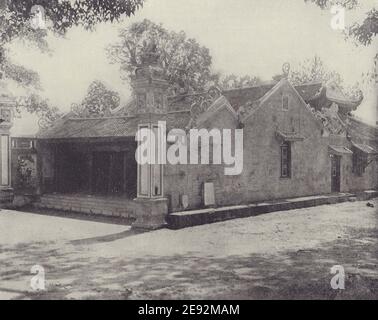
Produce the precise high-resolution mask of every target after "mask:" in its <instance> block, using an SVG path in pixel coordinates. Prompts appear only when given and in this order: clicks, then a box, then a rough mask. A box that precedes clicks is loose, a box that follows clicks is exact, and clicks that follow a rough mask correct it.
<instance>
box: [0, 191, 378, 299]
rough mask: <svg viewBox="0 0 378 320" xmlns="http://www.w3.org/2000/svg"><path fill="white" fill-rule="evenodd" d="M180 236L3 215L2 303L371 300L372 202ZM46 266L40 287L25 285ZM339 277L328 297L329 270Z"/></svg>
mask: <svg viewBox="0 0 378 320" xmlns="http://www.w3.org/2000/svg"><path fill="white" fill-rule="evenodd" d="M369 202H370V204H373V205H374V207H373V206H371V205H369V206H368V205H367V203H368V201H355V202H346V203H340V204H334V205H323V206H318V207H312V208H304V209H296V210H290V211H281V212H273V213H269V214H264V215H260V216H255V217H250V218H244V219H235V220H229V221H225V222H219V223H214V224H209V225H202V226H198V227H192V228H186V229H182V230H169V229H160V230H156V231H151V232H142V231H135V230H132V229H131V228H130V226H128V225H126V224H116V223H114V221H112V222H111V221H93V220H92V221H89V220H84V219H78V218H73V217H72V216H69V217H65V216H56V215H50V214H36V213H29V212H20V211H12V210H5V209H3V210H1V211H0V266H1V267H0V299H284V298H285V299H348V298H350V299H363V298H365V299H377V298H378V268H377V264H378V255H377V245H378V226H377V218H378V213H377V207H378V198H375V199H373V200H370V201H369ZM35 265H39V266H42V267H43V270H44V276H45V290H39V291H36V290H33V289H32V288H31V286H30V284H31V279H32V278H33V277H34V275H33V274H32V273H31V268H32V267H33V266H35ZM334 265H341V266H343V267H344V270H345V289H344V290H340V289H339V290H334V289H332V288H331V285H330V281H331V279H332V277H333V276H334V275H333V274H331V272H330V270H331V268H332V266H334Z"/></svg>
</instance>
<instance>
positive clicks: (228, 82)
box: [216, 74, 262, 90]
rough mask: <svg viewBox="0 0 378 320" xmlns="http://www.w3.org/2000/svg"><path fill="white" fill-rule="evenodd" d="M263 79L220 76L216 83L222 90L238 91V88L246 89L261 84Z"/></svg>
mask: <svg viewBox="0 0 378 320" xmlns="http://www.w3.org/2000/svg"><path fill="white" fill-rule="evenodd" d="M261 82H262V81H261V79H260V78H259V77H255V76H249V75H246V76H242V77H238V76H236V75H234V74H230V75H226V76H219V79H218V80H217V81H216V85H217V86H218V87H219V88H220V89H222V90H227V89H236V88H245V87H252V86H256V85H259V84H261Z"/></svg>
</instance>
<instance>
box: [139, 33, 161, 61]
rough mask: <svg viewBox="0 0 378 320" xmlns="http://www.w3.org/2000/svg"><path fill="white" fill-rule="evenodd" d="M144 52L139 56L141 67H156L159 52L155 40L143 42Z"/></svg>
mask: <svg viewBox="0 0 378 320" xmlns="http://www.w3.org/2000/svg"><path fill="white" fill-rule="evenodd" d="M143 47H144V48H145V49H144V52H143V54H142V55H141V62H142V65H156V64H158V61H159V56H160V55H159V52H158V49H157V44H156V40H155V38H151V39H150V40H149V41H147V40H144V41H143Z"/></svg>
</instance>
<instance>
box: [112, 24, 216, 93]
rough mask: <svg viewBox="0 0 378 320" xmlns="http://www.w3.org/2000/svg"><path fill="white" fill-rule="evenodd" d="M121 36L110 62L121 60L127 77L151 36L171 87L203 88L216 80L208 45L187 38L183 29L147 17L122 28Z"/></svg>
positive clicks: (123, 73)
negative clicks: (170, 26) (176, 29)
mask: <svg viewBox="0 0 378 320" xmlns="http://www.w3.org/2000/svg"><path fill="white" fill-rule="evenodd" d="M119 38H120V41H119V42H118V43H115V44H112V45H110V46H109V48H108V50H107V51H108V56H109V60H110V62H111V63H119V64H120V70H121V73H122V78H123V79H124V80H128V79H129V76H130V75H131V74H132V73H133V72H134V70H135V68H136V67H137V66H139V65H140V64H141V63H142V60H141V57H142V56H143V55H144V54H145V53H146V51H147V50H148V45H149V43H150V42H151V40H152V39H154V41H155V43H156V47H157V51H158V53H159V61H158V63H159V65H160V66H161V67H162V68H163V72H164V76H165V77H166V79H167V80H168V81H169V83H170V84H171V86H172V88H175V89H176V90H178V91H179V92H181V93H188V92H196V91H202V90H203V89H204V87H205V85H206V83H208V82H209V81H214V80H216V76H215V75H214V74H212V72H211V60H212V59H211V56H210V52H209V49H208V48H206V47H204V46H201V45H200V44H198V42H197V41H196V40H195V39H191V38H187V37H186V34H185V33H184V32H183V31H180V32H178V33H177V32H173V31H168V30H167V29H165V28H163V26H162V25H161V24H156V23H153V22H152V21H150V20H147V19H145V20H143V21H142V22H136V23H133V24H132V25H131V26H130V27H129V28H125V29H123V30H121V31H120V33H119Z"/></svg>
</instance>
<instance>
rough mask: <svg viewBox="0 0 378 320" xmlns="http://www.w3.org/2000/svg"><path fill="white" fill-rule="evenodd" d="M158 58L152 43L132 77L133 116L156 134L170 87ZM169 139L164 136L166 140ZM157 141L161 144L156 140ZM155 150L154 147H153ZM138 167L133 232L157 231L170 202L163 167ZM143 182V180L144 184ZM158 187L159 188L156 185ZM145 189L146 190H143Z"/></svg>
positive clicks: (151, 165)
mask: <svg viewBox="0 0 378 320" xmlns="http://www.w3.org/2000/svg"><path fill="white" fill-rule="evenodd" d="M158 61H159V55H158V53H157V50H156V45H155V43H154V42H153V41H152V42H151V43H150V44H149V46H148V50H147V51H146V53H145V54H144V55H142V58H141V64H140V65H138V66H136V69H135V74H134V75H133V76H132V77H131V86H132V88H133V97H134V102H135V103H134V110H133V115H134V116H135V117H136V119H138V125H139V126H140V127H146V128H149V129H150V130H152V131H154V130H157V129H156V127H157V125H158V122H159V121H165V120H166V118H167V89H168V86H169V83H168V81H167V80H166V79H164V72H163V70H162V68H161V67H160V66H159V64H158ZM165 138H166V137H165V136H164V137H163V139H165ZM157 141H160V140H159V139H157ZM151 147H152V146H151ZM156 166H157V165H156V164H146V165H143V167H141V166H139V165H138V178H137V179H138V182H137V183H138V186H137V188H138V194H137V198H136V199H134V216H135V217H136V221H135V222H134V223H133V225H132V226H133V227H134V228H142V229H157V228H160V227H163V226H165V224H166V221H165V218H166V216H167V214H168V200H167V199H166V198H165V197H164V188H163V178H164V176H163V175H164V170H163V165H162V164H161V165H159V164H158V166H159V167H158V169H159V170H157V168H156ZM141 179H143V180H141ZM156 184H158V186H157V185H156ZM142 186H143V188H142Z"/></svg>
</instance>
